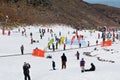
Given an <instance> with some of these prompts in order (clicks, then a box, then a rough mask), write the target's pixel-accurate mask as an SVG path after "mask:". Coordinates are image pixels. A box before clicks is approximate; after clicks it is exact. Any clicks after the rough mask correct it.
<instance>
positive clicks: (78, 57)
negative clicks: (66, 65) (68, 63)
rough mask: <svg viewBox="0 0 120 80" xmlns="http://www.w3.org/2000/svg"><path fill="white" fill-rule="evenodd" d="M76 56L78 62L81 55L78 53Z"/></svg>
mask: <svg viewBox="0 0 120 80" xmlns="http://www.w3.org/2000/svg"><path fill="white" fill-rule="evenodd" d="M76 56H77V60H79V56H80V53H79V52H78V51H77V53H76Z"/></svg>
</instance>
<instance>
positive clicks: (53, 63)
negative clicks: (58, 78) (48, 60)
mask: <svg viewBox="0 0 120 80" xmlns="http://www.w3.org/2000/svg"><path fill="white" fill-rule="evenodd" d="M52 68H53V70H56V69H55V61H52Z"/></svg>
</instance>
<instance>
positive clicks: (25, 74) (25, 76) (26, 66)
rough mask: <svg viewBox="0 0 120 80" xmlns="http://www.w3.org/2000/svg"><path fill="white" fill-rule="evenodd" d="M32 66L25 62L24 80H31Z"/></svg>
mask: <svg viewBox="0 0 120 80" xmlns="http://www.w3.org/2000/svg"><path fill="white" fill-rule="evenodd" d="M30 67H31V66H30V64H29V63H26V62H24V65H23V74H24V80H27V79H28V80H31V78H30V75H29V73H30V72H29V69H30Z"/></svg>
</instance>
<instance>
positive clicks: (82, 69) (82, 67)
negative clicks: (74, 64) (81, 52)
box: [80, 58, 85, 72]
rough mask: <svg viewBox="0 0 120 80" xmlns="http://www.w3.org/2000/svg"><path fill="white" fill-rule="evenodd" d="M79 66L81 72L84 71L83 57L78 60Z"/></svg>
mask: <svg viewBox="0 0 120 80" xmlns="http://www.w3.org/2000/svg"><path fill="white" fill-rule="evenodd" d="M80 67H81V72H84V67H85V61H84V58H82V59H81V61H80Z"/></svg>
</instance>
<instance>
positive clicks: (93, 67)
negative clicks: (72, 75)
mask: <svg viewBox="0 0 120 80" xmlns="http://www.w3.org/2000/svg"><path fill="white" fill-rule="evenodd" d="M84 71H85V72H87V71H95V65H94V64H93V63H91V68H90V69H85V70H84Z"/></svg>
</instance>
